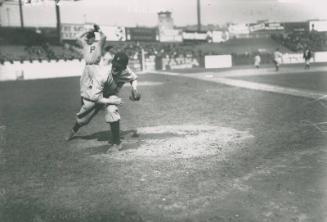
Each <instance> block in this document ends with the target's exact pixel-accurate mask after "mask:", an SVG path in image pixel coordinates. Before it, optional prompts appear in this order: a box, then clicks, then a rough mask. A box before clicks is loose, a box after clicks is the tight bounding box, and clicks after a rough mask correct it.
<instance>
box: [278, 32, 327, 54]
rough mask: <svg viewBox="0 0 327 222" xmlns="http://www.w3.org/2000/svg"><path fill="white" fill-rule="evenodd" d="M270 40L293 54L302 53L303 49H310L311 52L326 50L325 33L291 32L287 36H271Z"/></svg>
mask: <svg viewBox="0 0 327 222" xmlns="http://www.w3.org/2000/svg"><path fill="white" fill-rule="evenodd" d="M272 38H273V39H274V40H275V41H277V42H279V43H280V44H281V45H283V46H285V47H287V48H288V49H290V50H292V51H294V52H302V51H303V50H304V49H305V48H310V49H311V50H313V51H323V50H325V49H326V36H325V33H320V32H315V31H310V32H309V31H303V32H298V31H293V32H290V33H288V34H279V35H272Z"/></svg>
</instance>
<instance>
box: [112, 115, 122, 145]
mask: <svg viewBox="0 0 327 222" xmlns="http://www.w3.org/2000/svg"><path fill="white" fill-rule="evenodd" d="M110 128H111V136H112V137H111V138H112V143H113V144H117V145H118V144H120V127H119V121H116V122H112V123H110Z"/></svg>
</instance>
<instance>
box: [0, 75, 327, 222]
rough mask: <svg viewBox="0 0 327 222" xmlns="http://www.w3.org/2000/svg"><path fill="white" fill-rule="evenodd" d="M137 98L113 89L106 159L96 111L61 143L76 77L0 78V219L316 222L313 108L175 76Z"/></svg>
mask: <svg viewBox="0 0 327 222" xmlns="http://www.w3.org/2000/svg"><path fill="white" fill-rule="evenodd" d="M320 75H323V74H320ZM318 76H319V75H310V76H309V77H308V76H307V77H306V78H311V77H312V78H315V77H318ZM251 78H252V77H251ZM260 78H264V77H260ZM271 78H272V79H275V78H276V77H271ZM285 78H288V77H285ZM306 78H299V79H294V78H292V79H291V80H290V81H292V82H293V83H294V84H295V85H300V84H304V83H297V81H307V80H306ZM268 79H269V78H268ZM253 81H254V80H253ZM266 81H270V80H266ZM314 81H316V80H314ZM289 85H291V84H288V86H289ZM140 91H141V93H142V100H141V101H140V102H139V103H133V102H130V101H129V100H128V99H127V98H128V94H129V88H128V87H126V88H124V89H123V91H122V93H121V97H122V98H123V99H124V104H123V105H122V106H121V107H120V113H121V116H122V136H123V137H124V138H123V141H124V144H125V149H124V150H123V151H121V152H119V153H114V154H109V155H108V154H104V152H105V150H106V149H107V140H108V138H109V134H110V133H109V132H108V126H107V125H106V123H104V114H103V113H99V114H98V116H97V117H96V118H95V119H94V120H93V122H91V123H90V124H89V125H88V126H86V127H85V128H83V129H82V130H81V131H80V132H79V134H78V136H77V137H76V138H75V139H74V140H72V141H71V142H69V143H67V142H65V141H64V139H63V138H64V137H65V135H66V134H67V133H68V131H69V129H70V127H71V125H72V124H73V122H74V114H75V113H76V112H77V111H78V109H79V80H78V78H66V79H52V80H37V81H17V82H3V83H0V95H1V101H0V108H1V109H0V111H1V115H0V125H5V126H6V132H5V133H6V146H5V147H3V154H2V162H1V165H0V184H1V186H0V221H3V222H13V221H15V222H16V221H17V222H21V221H24V222H29V221H30V222H58V221H66V222H71V221H76V222H77V221H78V222H81V221H82V222H84V221H85V222H89V221H95V222H100V221H167V222H168V221H194V222H197V221H224V222H225V221H226V222H231V221H233V222H236V221H239V222H263V221H269V222H270V221H285V222H288V221H290V222H295V221H299V222H300V221H301V222H303V221H317V222H318V221H319V222H320V221H326V218H327V214H326V211H325V209H326V207H327V202H326V182H327V180H326V178H327V177H326V176H327V175H326V174H327V171H326V162H327V155H326V135H325V134H324V133H322V132H321V131H319V130H317V129H316V128H315V127H314V126H312V125H310V124H306V123H308V122H312V123H317V122H322V121H326V108H325V107H324V106H323V105H322V104H321V103H316V102H314V101H312V100H310V99H305V98H300V97H293V96H287V95H278V94H273V93H267V92H260V91H252V90H247V89H241V88H237V87H230V86H224V85H220V84H217V83H214V82H210V81H201V80H196V79H191V78H188V77H186V76H185V75H181V76H167V75H160V74H143V75H140ZM135 130H137V131H138V133H139V137H136V138H135V137H132V136H131V132H134V131H135Z"/></svg>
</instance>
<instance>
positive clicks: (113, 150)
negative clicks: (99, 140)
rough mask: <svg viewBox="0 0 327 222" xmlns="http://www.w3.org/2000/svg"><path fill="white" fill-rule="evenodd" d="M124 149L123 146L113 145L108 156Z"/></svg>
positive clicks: (108, 151) (107, 152)
mask: <svg viewBox="0 0 327 222" xmlns="http://www.w3.org/2000/svg"><path fill="white" fill-rule="evenodd" d="M122 149H123V146H122V144H121V143H120V144H112V145H111V146H110V147H109V149H108V150H107V151H106V154H111V153H117V152H119V151H121V150H122Z"/></svg>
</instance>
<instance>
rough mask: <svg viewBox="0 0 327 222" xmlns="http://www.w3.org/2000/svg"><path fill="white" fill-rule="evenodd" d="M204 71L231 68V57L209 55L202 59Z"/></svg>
mask: <svg viewBox="0 0 327 222" xmlns="http://www.w3.org/2000/svg"><path fill="white" fill-rule="evenodd" d="M204 64H205V68H206V69H217V68H230V67H232V56H231V55H209V56H205V57H204Z"/></svg>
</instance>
